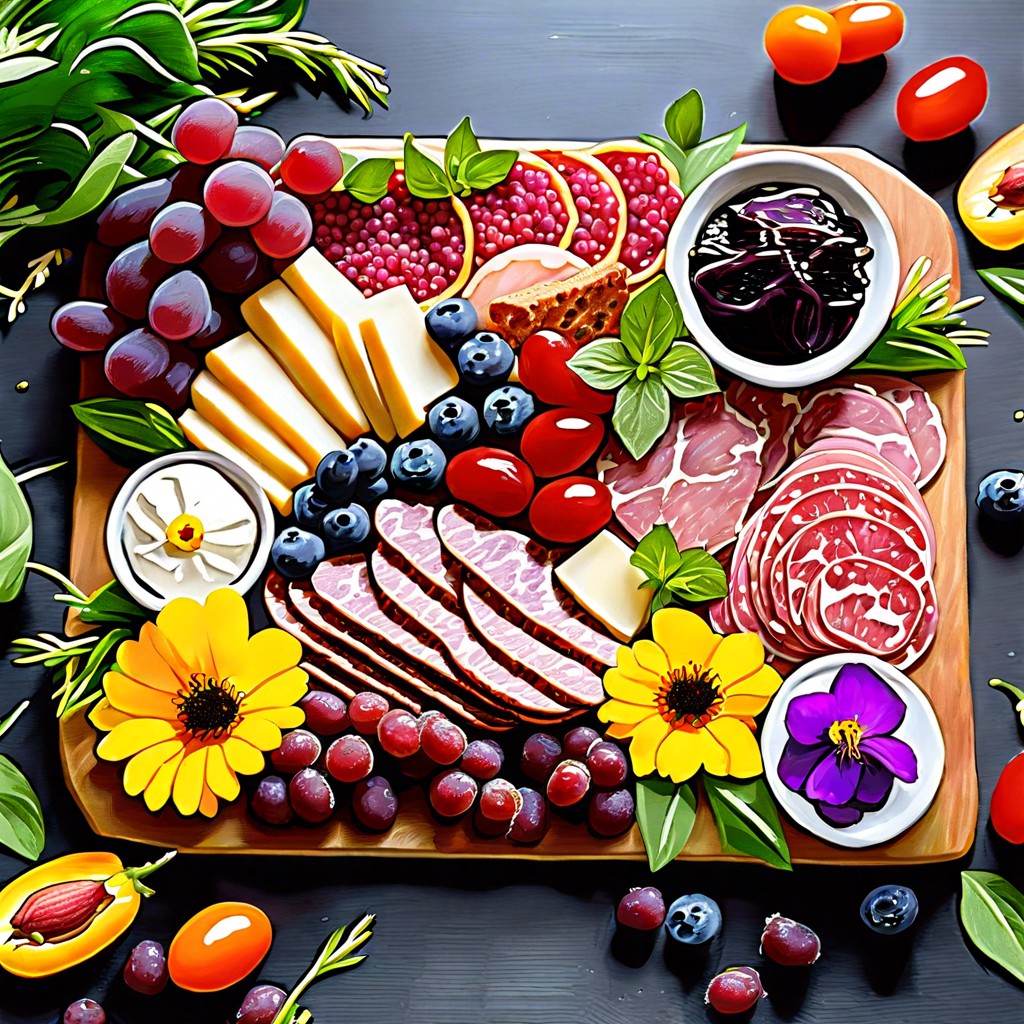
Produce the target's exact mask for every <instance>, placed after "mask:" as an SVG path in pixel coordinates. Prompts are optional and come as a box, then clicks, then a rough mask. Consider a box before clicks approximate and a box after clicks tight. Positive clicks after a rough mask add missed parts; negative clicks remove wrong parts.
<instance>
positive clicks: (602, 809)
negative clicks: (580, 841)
mask: <svg viewBox="0 0 1024 1024" xmlns="http://www.w3.org/2000/svg"><path fill="white" fill-rule="evenodd" d="M634 812H635V807H634V805H633V794H632V793H630V791H629V790H628V789H613V790H611V791H604V790H600V791H598V792H595V793H594V795H593V796H591V798H590V805H589V806H588V807H587V823H588V824H589V825H590V827H591V828H592V829H593V830H594V831H595V832H596V833H597V834H598V835H599V836H606V837H607V836H618V835H621V834H622V833H623V832H625V831H626V829H627V828H629V826H630V825H632V824H633V817H634Z"/></svg>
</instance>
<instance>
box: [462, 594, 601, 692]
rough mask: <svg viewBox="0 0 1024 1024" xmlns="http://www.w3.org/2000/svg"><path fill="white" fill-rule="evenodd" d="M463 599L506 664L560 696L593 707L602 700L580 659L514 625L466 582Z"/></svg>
mask: <svg viewBox="0 0 1024 1024" xmlns="http://www.w3.org/2000/svg"><path fill="white" fill-rule="evenodd" d="M462 603H463V607H464V608H465V609H466V615H467V616H468V618H469V621H470V623H471V624H472V626H473V628H474V629H475V630H476V632H477V633H478V634H479V636H480V637H481V639H482V640H483V641H484V643H485V644H486V645H487V647H488V648H489V649H490V650H491V651H492V652H495V653H497V655H498V656H499V658H500V660H501V661H503V662H504V663H505V664H506V665H509V666H516V667H519V668H522V669H525V670H526V671H527V672H529V673H530V674H532V675H533V676H535V677H537V679H539V680H541V683H542V685H543V687H544V688H546V689H549V690H551V691H552V692H553V693H554V694H555V696H556V697H557V698H558V699H559V700H563V701H566V702H568V703H570V704H584V705H586V706H588V707H593V706H595V705H597V704H600V703H601V701H603V700H604V687H603V686H602V685H601V680H600V678H599V677H598V676H596V675H595V674H594V673H593V672H591V671H590V669H589V668H587V666H586V665H584V664H583V663H582V662H580V661H574V660H572V659H571V658H569V657H567V656H566V655H564V654H562V653H561V651H556V650H555V649H554V648H553V647H548V646H547V645H546V644H543V643H541V642H540V641H539V640H538V639H537V638H536V637H534V636H531V635H530V634H529V633H527V632H525V631H524V630H522V629H520V628H519V627H518V626H515V625H513V624H512V623H511V622H509V621H508V619H506V618H505V617H504V616H503V615H502V614H501V613H500V612H497V611H495V610H494V609H493V608H492V607H491V606H490V605H489V604H488V603H487V602H486V601H485V600H484V599H483V598H482V597H480V596H479V595H478V594H477V593H475V592H474V591H473V590H472V589H471V588H470V587H468V586H466V584H465V583H463V585H462Z"/></svg>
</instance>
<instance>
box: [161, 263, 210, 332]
mask: <svg viewBox="0 0 1024 1024" xmlns="http://www.w3.org/2000/svg"><path fill="white" fill-rule="evenodd" d="M211 308H212V307H211V305H210V293H209V292H208V291H207V290H206V285H205V284H204V283H203V279H202V278H201V277H198V276H197V275H196V274H194V273H192V271H191V270H180V271H178V273H177V274H174V275H173V276H172V277H169V278H167V280H166V281H162V282H161V283H160V284H158V285H157V287H156V291H154V292H153V296H152V298H151V299H150V300H149V326H150V327H152V328H153V330H154V331H156V333H157V334H159V335H161V336H162V337H164V338H167V339H168V340H169V341H183V340H184V339H185V338H191V337H192V335H193V334H198V332H199V331H200V330H202V328H203V325H204V324H205V323H206V321H207V320H208V319H209V317H210V310H211Z"/></svg>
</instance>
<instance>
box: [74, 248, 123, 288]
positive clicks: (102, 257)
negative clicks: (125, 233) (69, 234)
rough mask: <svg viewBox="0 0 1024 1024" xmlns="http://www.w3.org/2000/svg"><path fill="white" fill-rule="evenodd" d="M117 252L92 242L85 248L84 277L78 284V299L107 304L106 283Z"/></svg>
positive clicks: (83, 260)
mask: <svg viewBox="0 0 1024 1024" xmlns="http://www.w3.org/2000/svg"><path fill="white" fill-rule="evenodd" d="M116 255H117V250H115V249H108V248H107V247H106V246H105V245H100V244H99V242H90V243H89V244H88V245H87V246H86V247H85V254H84V255H83V256H82V276H81V279H80V280H79V282H78V297H79V298H80V299H95V300H96V301H97V302H105V301H106V299H107V290H106V288H105V286H104V281H105V279H106V276H107V270H108V269H109V268H110V264H111V263H113V262H114V257H115V256H116Z"/></svg>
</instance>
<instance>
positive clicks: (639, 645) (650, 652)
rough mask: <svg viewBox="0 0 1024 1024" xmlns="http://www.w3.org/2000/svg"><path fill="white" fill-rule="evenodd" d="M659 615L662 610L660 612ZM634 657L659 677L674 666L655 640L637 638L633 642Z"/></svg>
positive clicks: (642, 666) (666, 673)
mask: <svg viewBox="0 0 1024 1024" xmlns="http://www.w3.org/2000/svg"><path fill="white" fill-rule="evenodd" d="M658 614H659V615H660V614H661V612H659V613H658ZM633 657H634V658H636V663H637V664H638V665H639V666H640V667H641V668H643V669H646V670H647V671H648V672H650V673H651V674H652V675H654V676H656V677H657V678H658V679H662V678H663V677H664V676H667V675H668V673H669V669H671V668H672V666H671V665H670V664H669V662H668V658H667V657H666V655H665V652H664V651H663V650H662V649H661V647H659V646H658V645H657V644H656V643H655V642H654V641H653V640H637V642H636V643H635V644H633Z"/></svg>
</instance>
